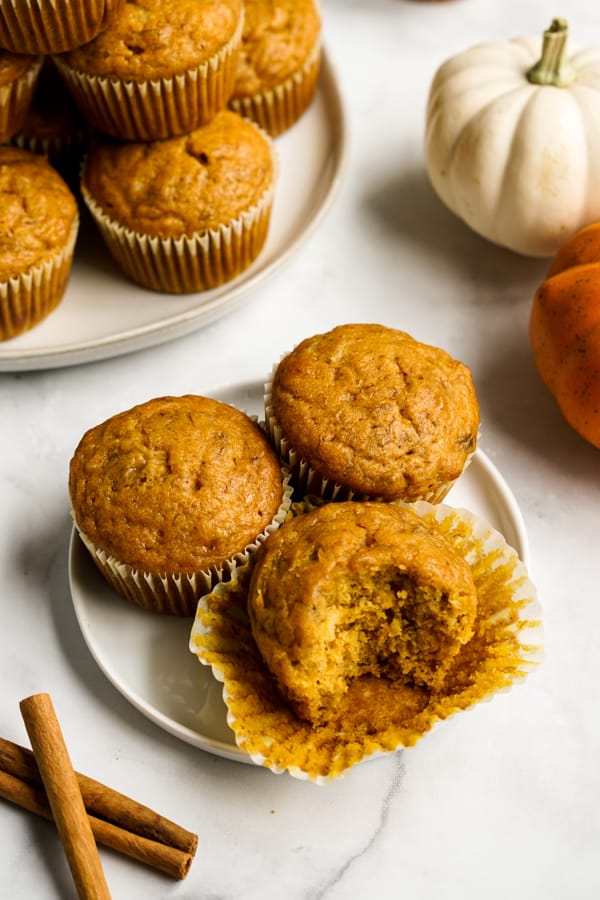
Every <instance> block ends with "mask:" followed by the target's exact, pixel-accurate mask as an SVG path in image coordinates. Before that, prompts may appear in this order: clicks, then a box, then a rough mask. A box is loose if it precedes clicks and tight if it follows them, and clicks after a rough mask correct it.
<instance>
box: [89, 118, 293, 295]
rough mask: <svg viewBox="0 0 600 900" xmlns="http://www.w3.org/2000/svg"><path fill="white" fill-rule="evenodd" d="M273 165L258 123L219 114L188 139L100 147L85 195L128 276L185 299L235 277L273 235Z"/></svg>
mask: <svg viewBox="0 0 600 900" xmlns="http://www.w3.org/2000/svg"><path fill="white" fill-rule="evenodd" d="M276 171H277V164H276V158H275V153H274V150H273V145H272V142H271V140H270V139H269V138H268V136H267V135H265V134H264V132H262V131H261V130H260V129H259V128H258V126H256V125H255V124H254V123H253V122H250V121H248V120H247V119H243V118H242V117H241V116H238V115H237V113H234V112H231V111H229V110H222V111H221V112H219V113H217V115H216V116H215V117H214V118H213V119H212V120H211V122H209V123H208V125H204V126H202V127H201V128H199V129H196V130H195V131H193V132H192V133H191V134H187V135H184V136H182V137H177V138H171V139H170V140H167V141H155V142H152V143H111V142H105V143H103V144H100V145H99V146H97V147H95V148H94V149H93V150H92V152H91V153H90V154H89V156H88V158H87V161H86V164H85V167H84V171H83V175H82V182H81V188H82V194H83V197H84V200H85V201H86V203H87V205H88V207H89V209H90V210H91V212H92V215H93V216H94V219H95V220H96V222H97V224H98V226H99V228H100V231H101V233H102V235H103V237H104V240H105V242H106V244H107V246H108V249H109V250H110V252H111V254H112V255H113V257H114V258H115V260H116V262H117V263H118V264H119V265H120V266H121V268H122V269H123V271H124V272H125V273H126V274H127V275H128V276H129V277H130V278H131V279H132V280H133V281H135V282H137V283H139V284H141V285H143V286H144V287H148V288H151V289H153V290H157V291H165V292H171V293H185V292H194V291H202V290H206V289H208V288H213V287H216V286H218V285H220V284H223V283H224V282H226V281H229V280H230V279H232V278H234V277H235V276H236V275H238V274H239V273H240V272H242V271H243V270H244V269H246V268H247V267H248V266H249V265H250V264H251V263H252V262H253V260H254V259H255V258H256V257H257V256H258V254H259V253H260V251H261V250H262V247H263V245H264V242H265V240H266V237H267V232H268V227H269V220H270V214H271V207H272V203H273V193H274V189H275V179H276Z"/></svg>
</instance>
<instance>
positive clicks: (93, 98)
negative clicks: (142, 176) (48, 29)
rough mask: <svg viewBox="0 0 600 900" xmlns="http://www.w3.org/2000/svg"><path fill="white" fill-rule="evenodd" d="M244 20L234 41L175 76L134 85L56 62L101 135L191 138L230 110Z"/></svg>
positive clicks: (60, 59)
mask: <svg viewBox="0 0 600 900" xmlns="http://www.w3.org/2000/svg"><path fill="white" fill-rule="evenodd" d="M242 29H243V16H242V17H240V21H239V23H238V25H237V27H236V30H235V32H234V34H233V36H232V38H231V39H230V40H229V41H228V43H227V44H226V45H225V46H223V47H222V48H221V49H220V50H219V51H218V52H217V53H215V54H214V55H213V56H212V57H211V58H210V59H209V60H208V61H207V62H205V63H203V64H202V65H199V66H195V67H194V68H191V69H188V70H187V71H186V72H183V73H180V74H176V75H172V76H171V77H166V78H158V79H156V80H149V81H133V80H130V81H129V80H124V79H117V78H110V77H105V76H100V75H90V74H88V73H85V72H80V71H78V70H77V69H74V68H72V67H71V66H70V65H69V63H68V62H67V60H66V59H65V58H64V57H60V56H58V57H56V58H55V62H56V64H57V66H58V68H59V70H60V72H61V75H62V76H63V78H64V80H65V83H66V85H67V87H68V88H69V90H70V92H71V95H72V97H73V99H74V100H75V102H76V103H77V106H78V107H79V109H80V112H81V113H82V115H83V116H84V117H85V118H86V119H87V120H88V121H89V122H90V123H91V124H92V125H93V126H94V127H95V128H97V129H98V130H99V131H102V132H104V133H105V134H109V135H111V136H112V137H116V138H120V139H122V140H129V141H154V140H164V139H166V138H169V137H175V136H176V135H180V134H188V133H189V132H191V131H194V129H196V128H198V127H199V126H200V125H204V124H206V123H207V122H209V121H210V120H211V119H212V118H213V116H214V115H215V113H217V112H218V111H219V110H220V109H223V108H225V107H226V106H227V103H228V100H229V98H230V96H231V92H232V90H233V85H234V80H235V67H236V52H237V48H238V47H239V44H240V41H241V37H242Z"/></svg>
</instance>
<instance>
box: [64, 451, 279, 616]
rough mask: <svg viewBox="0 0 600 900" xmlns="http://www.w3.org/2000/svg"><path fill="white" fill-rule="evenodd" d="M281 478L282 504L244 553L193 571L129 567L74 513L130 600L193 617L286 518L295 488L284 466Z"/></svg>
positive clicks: (101, 563) (94, 553) (98, 559)
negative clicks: (96, 539)
mask: <svg viewBox="0 0 600 900" xmlns="http://www.w3.org/2000/svg"><path fill="white" fill-rule="evenodd" d="M282 479H283V494H282V500H281V505H280V507H279V509H278V510H277V513H276V514H275V516H274V517H273V519H272V521H271V522H270V523H269V524H268V525H267V527H266V528H265V529H264V531H262V532H261V533H260V534H258V535H257V536H256V538H255V539H254V541H253V542H252V543H250V544H248V545H246V547H244V549H243V550H242V551H241V552H239V553H237V554H235V556H233V557H231V559H228V560H225V561H224V562H223V563H222V564H221V565H219V566H212V567H210V568H209V569H206V570H203V571H198V572H193V573H185V572H184V573H158V572H147V571H144V570H143V569H139V568H135V567H133V566H130V565H129V564H127V563H124V562H122V561H120V560H118V559H116V557H114V556H112V555H111V554H109V553H107V552H106V551H104V550H102V548H100V547H98V546H96V545H95V544H94V542H93V541H92V540H90V538H89V537H88V536H87V535H86V534H85V533H84V532H83V531H82V530H81V529H80V528H79V527H78V525H77V520H76V517H75V514H74V512H73V510H71V516H72V518H73V521H74V524H75V528H76V529H77V533H78V534H79V537H80V538H81V540H82V542H83V543H84V545H85V547H86V548H87V550H88V552H89V553H90V555H91V557H92V559H93V561H94V563H95V564H96V566H97V568H98V569H99V571H100V572H101V573H102V575H103V576H104V577H105V578H106V580H107V581H108V582H109V584H110V585H112V587H113V588H114V589H115V590H116V591H117V593H119V594H120V595H121V596H122V597H124V598H125V599H126V600H128V601H129V602H130V603H133V604H135V605H136V606H141V607H142V608H143V609H146V610H149V611H151V612H155V613H160V614H164V615H172V616H181V617H186V616H188V617H191V616H193V615H194V613H195V611H196V605H197V602H198V599H199V597H201V596H203V595H204V594H206V593H208V592H210V591H212V590H213V589H214V588H215V587H216V586H217V585H218V584H220V583H226V582H228V581H230V580H232V579H235V578H236V572H237V570H238V568H240V567H242V568H244V567H246V566H248V564H249V561H250V560H251V558H252V555H253V554H254V553H255V552H256V550H257V549H258V547H259V545H260V544H262V542H263V541H264V540H266V538H267V537H268V535H269V534H271V532H273V531H275V530H276V529H277V528H279V527H280V525H282V524H283V522H284V521H285V519H286V517H287V515H288V512H289V509H290V506H291V493H292V491H291V487H290V485H289V474H288V473H287V472H286V471H285V470H283V469H282Z"/></svg>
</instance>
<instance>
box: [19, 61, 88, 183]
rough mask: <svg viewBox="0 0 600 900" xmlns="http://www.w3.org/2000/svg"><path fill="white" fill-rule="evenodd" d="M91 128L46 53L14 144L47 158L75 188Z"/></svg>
mask: <svg viewBox="0 0 600 900" xmlns="http://www.w3.org/2000/svg"><path fill="white" fill-rule="evenodd" d="M89 130H90V129H89V127H88V125H87V123H86V122H85V120H84V119H82V117H81V115H80V114H79V110H78V109H77V107H76V105H75V103H74V102H73V100H72V98H71V95H70V94H69V92H68V91H67V89H66V88H65V86H64V84H63V81H62V78H61V77H60V75H59V74H58V72H57V70H56V66H55V65H54V63H53V62H52V57H50V56H46V57H45V58H44V63H43V66H42V69H41V72H40V77H39V79H38V81H37V84H36V88H35V92H34V94H33V99H32V101H31V105H30V106H29V109H28V110H27V114H26V116H25V119H24V121H23V124H22V126H21V127H20V129H19V130H18V131H17V133H16V134H15V135H14V136H13V138H12V143H13V144H15V145H16V146H17V147H22V148H23V149H24V150H31V151H32V152H33V153H40V154H42V155H43V156H45V157H46V158H47V159H48V162H50V163H51V164H52V165H53V166H54V167H55V168H56V169H58V171H59V172H60V174H61V175H62V176H63V178H64V179H65V180H66V182H67V184H69V186H71V187H72V188H76V187H78V185H79V176H80V169H81V160H82V158H83V153H84V151H85V148H86V147H87V142H88V138H89Z"/></svg>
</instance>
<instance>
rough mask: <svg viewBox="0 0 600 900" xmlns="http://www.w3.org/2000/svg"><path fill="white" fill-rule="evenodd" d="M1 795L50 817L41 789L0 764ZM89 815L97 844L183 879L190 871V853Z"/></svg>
mask: <svg viewBox="0 0 600 900" xmlns="http://www.w3.org/2000/svg"><path fill="white" fill-rule="evenodd" d="M0 797H4V799H5V800H9V801H10V802H11V803H16V804H17V805H18V806H21V807H22V808H23V809H27V810H29V812H32V813H34V814H35V815H37V816H41V817H42V818H44V819H48V821H50V822H52V821H53V816H52V810H51V809H50V804H49V803H48V798H47V796H46V794H45V793H44V791H43V789H38V788H36V787H34V786H33V785H32V784H30V783H29V782H27V781H24V780H23V779H22V778H19V777H18V776H17V775H13V774H11V773H10V772H7V771H5V770H3V769H2V768H1V767H0ZM88 819H89V821H90V826H91V829H92V833H93V835H94V838H95V839H96V841H97V842H98V843H99V844H103V845H104V846H106V847H111V848H112V849H113V850H116V851H117V852H118V853H123V854H125V855H126V856H129V857H130V858H131V859H136V860H137V861H138V862H142V863H145V864H146V865H148V866H152V868H154V869H157V870H158V871H159V872H163V873H164V874H165V875H170V876H171V877H172V878H178V879H180V880H182V879H184V878H185V876H186V875H187V873H188V872H189V870H190V866H191V864H192V860H193V858H194V857H193V855H192V854H191V853H186V852H185V851H183V850H178V849H177V848H176V847H170V846H168V845H166V844H161V843H159V842H158V841H151V840H149V839H148V838H145V837H142V836H141V835H139V834H135V833H133V832H130V831H126V830H125V829H124V828H119V827H118V825H115V824H113V823H112V822H106V821H104V819H98V818H96V816H91V815H89V814H88Z"/></svg>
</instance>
